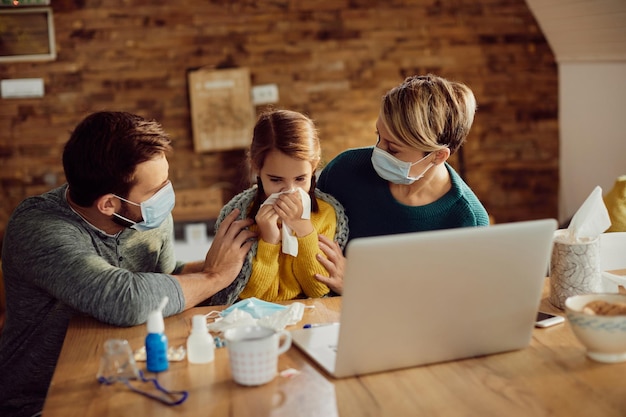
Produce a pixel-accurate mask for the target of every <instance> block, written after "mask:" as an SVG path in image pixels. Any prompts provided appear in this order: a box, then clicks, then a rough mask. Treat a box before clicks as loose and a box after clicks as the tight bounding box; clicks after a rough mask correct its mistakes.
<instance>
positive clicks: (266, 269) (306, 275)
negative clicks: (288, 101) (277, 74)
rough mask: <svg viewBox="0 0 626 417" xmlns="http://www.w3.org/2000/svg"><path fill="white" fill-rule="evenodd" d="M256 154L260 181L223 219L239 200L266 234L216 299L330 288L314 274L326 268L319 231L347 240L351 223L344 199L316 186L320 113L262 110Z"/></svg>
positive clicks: (253, 164)
mask: <svg viewBox="0 0 626 417" xmlns="http://www.w3.org/2000/svg"><path fill="white" fill-rule="evenodd" d="M248 158H249V164H250V168H251V170H252V173H253V174H255V176H256V182H257V183H256V184H255V185H253V186H252V187H251V188H249V189H247V190H245V191H243V192H242V193H240V194H238V195H237V196H235V197H234V198H233V199H232V200H231V201H230V202H229V203H227V204H226V206H224V208H223V209H222V211H221V213H220V216H219V218H218V220H217V223H216V227H218V226H219V224H220V223H221V221H222V219H224V217H225V216H227V215H228V214H229V213H230V212H231V211H232V210H233V209H235V208H239V209H240V210H241V213H242V214H241V216H242V218H243V217H248V218H253V219H254V220H255V224H254V225H253V226H251V227H250V229H251V230H252V231H254V232H256V233H258V241H257V242H255V243H254V244H253V246H252V249H251V250H250V252H249V253H248V256H247V258H246V261H245V262H244V265H243V268H242V270H241V272H240V273H239V276H238V277H237V278H236V279H235V281H234V282H233V283H232V284H231V285H230V286H229V287H227V288H226V289H224V290H223V291H221V292H220V293H218V294H216V295H215V296H214V297H212V298H211V300H210V303H211V304H216V303H217V304H232V303H233V302H234V301H236V300H237V299H238V298H249V297H256V298H259V299H262V300H265V301H281V300H291V299H294V298H302V297H322V296H325V295H327V294H328V293H329V292H330V290H329V288H328V287H327V286H326V285H325V284H322V283H321V282H319V281H317V280H316V279H315V278H314V276H315V274H325V273H326V270H325V269H324V267H323V266H322V265H321V264H320V263H319V262H318V260H317V259H316V257H317V256H318V255H319V256H322V252H321V250H320V248H319V245H318V235H320V234H321V235H324V236H326V237H327V238H329V239H332V240H336V241H337V242H339V244H340V246H341V247H342V248H343V247H345V244H346V241H347V237H348V228H347V218H346V216H345V213H344V210H343V207H342V206H341V205H340V204H339V203H338V202H337V201H336V200H335V199H334V198H333V197H331V196H330V195H328V194H325V193H322V192H321V191H319V190H317V189H316V176H315V172H316V170H317V168H318V166H319V163H320V159H321V147H320V142H319V138H318V135H317V130H316V129H315V125H314V124H313V121H312V120H311V119H309V118H308V117H306V116H305V115H303V114H301V113H298V112H294V111H289V110H274V111H270V112H266V113H264V114H262V115H261V116H260V117H259V119H258V121H257V123H256V125H255V127H254V133H253V137H252V144H251V146H250V150H249V152H248ZM309 201H310V203H309ZM309 206H310V216H307V214H308V212H309V210H308V209H309ZM307 217H308V218H307ZM290 241H292V242H293V243H292V244H290Z"/></svg>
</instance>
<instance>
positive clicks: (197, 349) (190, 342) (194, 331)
mask: <svg viewBox="0 0 626 417" xmlns="http://www.w3.org/2000/svg"><path fill="white" fill-rule="evenodd" d="M214 358H215V342H214V341H213V337H211V335H210V334H209V330H208V329H207V327H206V318H205V317H204V316H203V315H200V314H198V315H195V316H193V317H192V319H191V333H190V334H189V337H188V338H187V360H188V361H189V363H209V362H213V359H214Z"/></svg>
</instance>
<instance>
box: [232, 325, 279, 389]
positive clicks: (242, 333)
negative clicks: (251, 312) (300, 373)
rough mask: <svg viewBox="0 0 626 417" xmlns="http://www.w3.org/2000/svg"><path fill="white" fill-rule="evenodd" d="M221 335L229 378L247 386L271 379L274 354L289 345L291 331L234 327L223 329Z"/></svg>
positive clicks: (274, 363)
mask: <svg viewBox="0 0 626 417" xmlns="http://www.w3.org/2000/svg"><path fill="white" fill-rule="evenodd" d="M224 338H225V339H226V346H227V347H228V356H229V361H230V370H231V372H232V375H233V379H234V380H235V382H237V383H238V384H241V385H248V386H252V385H262V384H265V383H267V382H270V381H271V380H272V379H274V377H275V376H276V372H277V369H278V355H280V354H281V353H285V352H286V351H287V349H289V347H291V333H289V332H288V331H287V330H280V331H276V330H274V329H270V328H269V327H263V326H241V327H234V328H231V329H228V330H226V331H225V332H224ZM281 340H282V343H281Z"/></svg>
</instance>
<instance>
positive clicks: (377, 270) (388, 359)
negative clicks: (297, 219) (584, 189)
mask: <svg viewBox="0 0 626 417" xmlns="http://www.w3.org/2000/svg"><path fill="white" fill-rule="evenodd" d="M556 228H557V222H556V221H555V220H553V219H545V220H534V221H527V222H518V223H507V224H500V225H494V226H489V227H480V228H461V229H450V230H441V231H433V232H419V233H407V234H399V235H390V236H379V237H368V238H359V239H354V240H352V241H351V242H350V243H349V245H348V248H347V252H346V256H347V266H346V272H345V283H344V293H343V300H342V312H341V326H340V329H339V340H338V347H337V357H336V363H335V370H334V372H331V373H333V374H334V375H335V376H337V377H343V376H350V375H355V374H366V373H371V372H379V371H387V370H391V369H398V368H404V367H410V366H418V365H424V364H429V363H435V362H442V361H449V360H454V359H461V358H467V357H472V356H478V355H486V354H492V353H497V352H504V351H510V350H515V349H520V348H524V347H526V346H527V345H528V343H529V342H530V337H531V333H532V329H533V324H534V320H535V315H536V312H537V309H538V306H539V302H540V298H541V292H542V287H543V282H544V278H545V276H546V274H547V269H548V261H549V257H550V251H551V248H552V238H553V234H554V231H555V230H556Z"/></svg>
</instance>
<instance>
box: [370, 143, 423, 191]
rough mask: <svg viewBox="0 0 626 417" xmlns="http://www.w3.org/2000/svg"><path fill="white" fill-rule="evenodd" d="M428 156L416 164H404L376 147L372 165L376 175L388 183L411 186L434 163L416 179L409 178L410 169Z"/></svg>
mask: <svg viewBox="0 0 626 417" xmlns="http://www.w3.org/2000/svg"><path fill="white" fill-rule="evenodd" d="M429 156H430V153H428V154H427V155H426V156H424V157H423V158H422V159H420V160H419V161H417V162H405V161H401V160H399V159H398V158H396V157H395V156H393V155H391V154H390V153H388V152H386V151H384V150H382V149H380V148H379V147H378V146H374V152H372V165H374V169H375V170H376V172H377V173H378V175H379V176H380V177H381V178H382V179H384V180H387V181H389V182H392V183H394V184H405V185H408V184H413V183H414V182H415V181H417V180H419V179H421V178H423V177H424V174H426V172H427V171H428V170H429V169H430V168H431V167H432V166H433V165H435V164H434V163H432V162H431V163H430V164H429V165H428V167H427V168H426V169H425V170H424V171H422V173H421V174H419V175H418V176H417V177H411V176H410V175H409V173H410V172H411V167H412V166H413V165H416V164H419V163H420V162H422V161H423V160H425V159H426V158H428V157H429Z"/></svg>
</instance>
